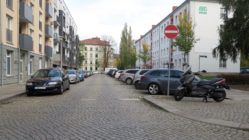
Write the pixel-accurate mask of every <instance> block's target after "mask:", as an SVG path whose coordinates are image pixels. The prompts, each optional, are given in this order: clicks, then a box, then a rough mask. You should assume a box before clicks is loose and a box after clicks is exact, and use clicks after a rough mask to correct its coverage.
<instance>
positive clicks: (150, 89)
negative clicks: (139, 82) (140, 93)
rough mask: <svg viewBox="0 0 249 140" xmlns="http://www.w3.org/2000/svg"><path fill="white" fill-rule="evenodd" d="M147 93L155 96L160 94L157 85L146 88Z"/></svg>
mask: <svg viewBox="0 0 249 140" xmlns="http://www.w3.org/2000/svg"><path fill="white" fill-rule="evenodd" d="M148 92H149V93H150V94H151V95H156V94H159V92H160V87H159V86H158V84H154V83H153V84H150V85H149V87H148Z"/></svg>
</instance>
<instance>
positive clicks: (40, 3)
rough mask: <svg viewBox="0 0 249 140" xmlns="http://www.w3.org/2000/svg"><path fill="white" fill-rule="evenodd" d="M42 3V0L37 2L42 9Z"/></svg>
mask: <svg viewBox="0 0 249 140" xmlns="http://www.w3.org/2000/svg"><path fill="white" fill-rule="evenodd" d="M42 1H43V0H39V6H40V7H41V8H42Z"/></svg>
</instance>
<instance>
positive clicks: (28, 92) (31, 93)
mask: <svg viewBox="0 0 249 140" xmlns="http://www.w3.org/2000/svg"><path fill="white" fill-rule="evenodd" d="M26 94H27V96H33V95H34V93H33V92H30V91H26Z"/></svg>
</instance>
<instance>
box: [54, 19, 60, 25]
mask: <svg viewBox="0 0 249 140" xmlns="http://www.w3.org/2000/svg"><path fill="white" fill-rule="evenodd" d="M59 25H60V21H59V17H58V16H56V18H55V20H54V26H56V27H57V26H59Z"/></svg>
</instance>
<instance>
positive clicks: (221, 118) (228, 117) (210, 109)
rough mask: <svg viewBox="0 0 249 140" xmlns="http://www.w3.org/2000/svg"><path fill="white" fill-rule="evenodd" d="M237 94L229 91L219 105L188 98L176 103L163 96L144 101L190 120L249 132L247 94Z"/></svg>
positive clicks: (234, 91) (210, 101)
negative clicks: (225, 98)
mask: <svg viewBox="0 0 249 140" xmlns="http://www.w3.org/2000/svg"><path fill="white" fill-rule="evenodd" d="M237 92H238V91H237V90H231V91H229V93H228V95H227V96H228V98H230V99H227V100H225V101H223V102H221V103H217V102H215V101H213V100H212V99H209V102H208V103H205V102H203V101H202V98H190V97H184V98H183V100H182V101H179V102H176V101H175V100H174V98H173V96H165V95H159V96H158V95H154V96H153V95H148V96H145V97H144V100H145V101H147V102H149V103H150V104H152V105H155V106H157V107H159V108H161V109H163V110H165V111H167V112H170V113H173V114H175V115H178V116H182V117H185V118H188V119H191V120H195V121H200V122H205V123H211V124H216V125H222V126H226V127H231V128H236V129H241V130H247V131H249V107H248V106H249V93H247V92H243V91H240V92H238V93H237ZM231 95H232V96H231ZM236 95H237V96H236Z"/></svg>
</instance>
